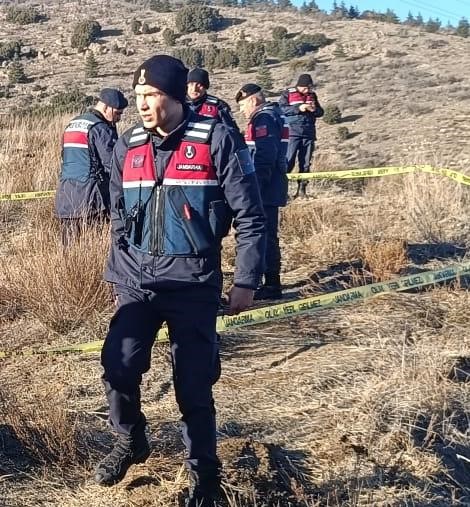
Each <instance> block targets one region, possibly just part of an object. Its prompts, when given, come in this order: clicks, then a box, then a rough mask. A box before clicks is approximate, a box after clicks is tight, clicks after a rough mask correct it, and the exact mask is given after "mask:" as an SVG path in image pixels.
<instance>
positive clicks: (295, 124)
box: [279, 74, 324, 197]
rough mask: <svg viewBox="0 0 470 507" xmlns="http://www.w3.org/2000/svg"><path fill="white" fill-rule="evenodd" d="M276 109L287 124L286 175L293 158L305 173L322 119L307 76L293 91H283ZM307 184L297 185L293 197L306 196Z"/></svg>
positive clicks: (299, 182)
mask: <svg viewBox="0 0 470 507" xmlns="http://www.w3.org/2000/svg"><path fill="white" fill-rule="evenodd" d="M279 106H280V107H281V109H282V111H283V113H284V114H285V116H286V118H287V121H288V123H289V146H288V149H287V172H291V171H292V169H293V168H294V165H295V160H296V158H297V160H298V163H299V173H308V172H309V171H310V163H311V160H312V156H313V151H314V149H315V140H316V128H315V122H316V119H317V118H320V117H322V116H323V113H324V111H323V108H322V107H321V105H320V102H319V101H318V97H317V94H316V93H315V92H314V91H313V81H312V77H311V76H310V74H301V75H300V76H299V79H298V80H297V84H296V85H295V87H294V88H288V89H287V90H285V91H284V92H283V93H282V95H281V97H280V99H279ZM306 189H307V181H306V180H299V181H298V182H297V192H296V194H295V196H294V197H299V195H300V196H303V197H305V195H306Z"/></svg>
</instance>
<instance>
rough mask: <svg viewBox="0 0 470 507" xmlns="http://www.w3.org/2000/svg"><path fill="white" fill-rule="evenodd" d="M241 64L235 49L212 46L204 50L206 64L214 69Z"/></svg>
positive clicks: (210, 68)
mask: <svg viewBox="0 0 470 507" xmlns="http://www.w3.org/2000/svg"><path fill="white" fill-rule="evenodd" d="M238 64H239V59H238V56H237V53H236V52H235V51H234V50H233V49H225V48H217V47H216V46H211V47H209V48H207V49H206V50H205V51H204V66H205V67H207V68H208V69H209V70H212V69H233V68H234V67H236V66H237V65H238Z"/></svg>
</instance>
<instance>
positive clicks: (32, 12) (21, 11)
mask: <svg viewBox="0 0 470 507" xmlns="http://www.w3.org/2000/svg"><path fill="white" fill-rule="evenodd" d="M5 19H6V21H8V22H9V23H15V24H17V25H29V24H30V23H38V22H39V21H41V19H42V16H41V14H40V13H39V12H38V11H37V10H36V9H35V8H34V7H15V6H13V5H11V6H10V7H8V8H7V10H6V17H5Z"/></svg>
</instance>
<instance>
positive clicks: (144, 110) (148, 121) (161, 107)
mask: <svg viewBox="0 0 470 507" xmlns="http://www.w3.org/2000/svg"><path fill="white" fill-rule="evenodd" d="M135 102H136V105H137V110H138V111H139V115H140V117H141V118H142V121H143V123H144V127H145V128H147V129H154V128H156V127H159V128H161V129H165V127H166V126H167V125H168V123H169V122H171V118H172V115H173V114H174V112H175V109H176V107H177V106H178V104H179V102H178V101H176V100H175V99H173V98H171V97H170V96H169V95H167V94H166V93H163V92H162V91H160V90H159V89H158V88H155V87H153V86H149V85H139V84H138V85H136V87H135Z"/></svg>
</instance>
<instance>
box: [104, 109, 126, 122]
mask: <svg viewBox="0 0 470 507" xmlns="http://www.w3.org/2000/svg"><path fill="white" fill-rule="evenodd" d="M122 113H123V110H122V109H114V107H110V106H106V105H105V107H104V110H103V116H104V117H105V118H106V119H107V120H108V121H109V122H110V123H118V122H120V121H121V116H122Z"/></svg>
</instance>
